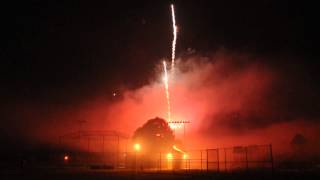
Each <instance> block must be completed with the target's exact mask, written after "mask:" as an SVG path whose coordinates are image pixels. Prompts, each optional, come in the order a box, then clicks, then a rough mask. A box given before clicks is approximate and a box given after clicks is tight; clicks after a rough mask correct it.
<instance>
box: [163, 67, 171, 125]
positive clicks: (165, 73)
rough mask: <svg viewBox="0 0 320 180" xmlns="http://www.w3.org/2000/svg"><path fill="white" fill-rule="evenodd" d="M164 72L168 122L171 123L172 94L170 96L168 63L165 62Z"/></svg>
mask: <svg viewBox="0 0 320 180" xmlns="http://www.w3.org/2000/svg"><path fill="white" fill-rule="evenodd" d="M163 70H164V77H163V82H164V87H165V90H166V97H167V105H168V122H170V121H171V107H170V94H169V83H168V72H167V63H166V61H163Z"/></svg>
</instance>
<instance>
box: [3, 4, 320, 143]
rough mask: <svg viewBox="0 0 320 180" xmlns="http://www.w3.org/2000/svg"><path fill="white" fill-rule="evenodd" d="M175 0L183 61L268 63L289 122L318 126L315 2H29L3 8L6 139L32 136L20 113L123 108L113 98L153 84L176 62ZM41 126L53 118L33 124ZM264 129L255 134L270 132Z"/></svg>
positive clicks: (277, 98)
mask: <svg viewBox="0 0 320 180" xmlns="http://www.w3.org/2000/svg"><path fill="white" fill-rule="evenodd" d="M172 2H174V4H175V8H176V19H177V25H178V28H179V30H178V33H179V34H178V40H177V57H182V56H184V55H185V54H186V53H187V52H188V49H189V50H190V49H191V50H195V51H196V53H198V54H201V55H202V56H210V54H212V53H214V52H216V51H219V50H221V49H224V50H226V51H227V52H235V53H240V54H241V53H244V54H250V55H252V56H254V57H259V58H253V59H252V60H247V61H249V62H246V63H259V64H264V65H266V66H268V67H271V69H272V71H276V72H280V73H281V78H282V79H284V81H281V82H285V83H283V84H281V85H278V86H276V88H275V89H273V91H272V92H271V93H270V94H269V95H270V98H271V99H272V100H275V101H276V102H280V105H279V104H278V105H279V106H277V108H280V109H284V110H283V111H284V112H286V113H284V115H283V116H285V117H286V118H287V119H294V118H304V119H307V120H306V121H311V122H318V121H319V117H320V111H319V110H320V106H319V100H320V96H319V90H320V86H319V82H320V81H319V80H320V78H319V77H320V73H319V72H318V68H319V54H318V53H319V51H318V48H317V46H316V43H317V35H318V31H317V30H316V28H315V27H316V26H317V24H318V19H317V14H318V12H317V11H315V9H316V8H315V7H316V6H315V5H314V4H309V3H307V2H304V1H298V2H292V1H289V0H288V1H277V0H261V1H257V0H243V1H222V0H220V1H212V0H210V1H182V0H179V1H178V0H177V1H129V2H126V1H99V2H94V1H43V0H33V1H29V0H26V1H23V2H19V1H16V2H15V1H10V2H7V3H3V2H2V3H1V5H0V6H1V30H0V31H1V42H0V44H1V46H0V60H1V65H0V73H1V74H0V77H1V78H0V79H1V86H0V99H1V103H0V106H1V111H0V112H2V113H1V114H2V115H1V116H0V121H1V127H0V134H1V136H2V138H1V140H5V141H8V139H9V138H10V139H21V138H22V139H24V138H25V137H27V136H28V133H26V132H25V131H24V130H23V129H24V128H29V126H28V124H29V122H28V120H27V119H24V117H23V115H21V116H20V115H19V113H21V107H27V106H30V105H32V106H35V107H42V109H41V113H42V114H54V113H55V112H56V111H59V112H61V111H63V110H64V109H68V108H70V107H73V106H77V105H79V104H82V103H85V102H88V101H91V100H92V99H95V98H96V97H99V98H100V99H101V98H102V99H103V101H105V102H108V103H109V102H110V103H112V102H113V101H117V100H114V97H113V96H112V93H113V92H117V93H119V94H122V92H123V91H125V90H134V89H137V88H139V87H142V86H144V85H146V84H148V83H149V82H150V80H152V79H154V70H155V67H156V65H157V64H159V62H160V60H161V59H162V58H170V56H171V40H172V24H171V16H170V3H172ZM261 57H262V58H261ZM240 64H241V63H240ZM120 98H121V97H120ZM283 111H282V112H283ZM274 116H278V114H276V115H272V119H273V120H272V122H274V121H277V120H275V119H277V117H274ZM44 117H46V116H44ZM281 117H282V116H281ZM249 119H250V118H249ZM279 119H281V118H279ZM282 119H283V118H282ZM40 121H41V123H42V122H45V121H48V123H50V121H51V120H48V119H46V118H43V119H37V120H31V122H32V124H35V123H37V122H39V123H40ZM250 121H251V120H250ZM250 121H249V122H250ZM253 121H254V120H253ZM259 122H262V123H256V124H254V123H253V124H254V125H253V126H260V125H261V124H266V123H265V120H262V121H259ZM230 126H238V125H237V124H235V125H234V124H231V125H230Z"/></svg>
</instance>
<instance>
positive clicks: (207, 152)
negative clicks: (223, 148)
mask: <svg viewBox="0 0 320 180" xmlns="http://www.w3.org/2000/svg"><path fill="white" fill-rule="evenodd" d="M207 172H209V152H208V149H207Z"/></svg>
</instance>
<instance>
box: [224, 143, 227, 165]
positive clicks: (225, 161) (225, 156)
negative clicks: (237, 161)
mask: <svg viewBox="0 0 320 180" xmlns="http://www.w3.org/2000/svg"><path fill="white" fill-rule="evenodd" d="M224 168H225V170H226V171H227V152H226V148H224Z"/></svg>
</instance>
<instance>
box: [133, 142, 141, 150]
mask: <svg viewBox="0 0 320 180" xmlns="http://www.w3.org/2000/svg"><path fill="white" fill-rule="evenodd" d="M133 147H134V150H135V151H140V149H141V146H140V144H138V143H136V144H134V146H133Z"/></svg>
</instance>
